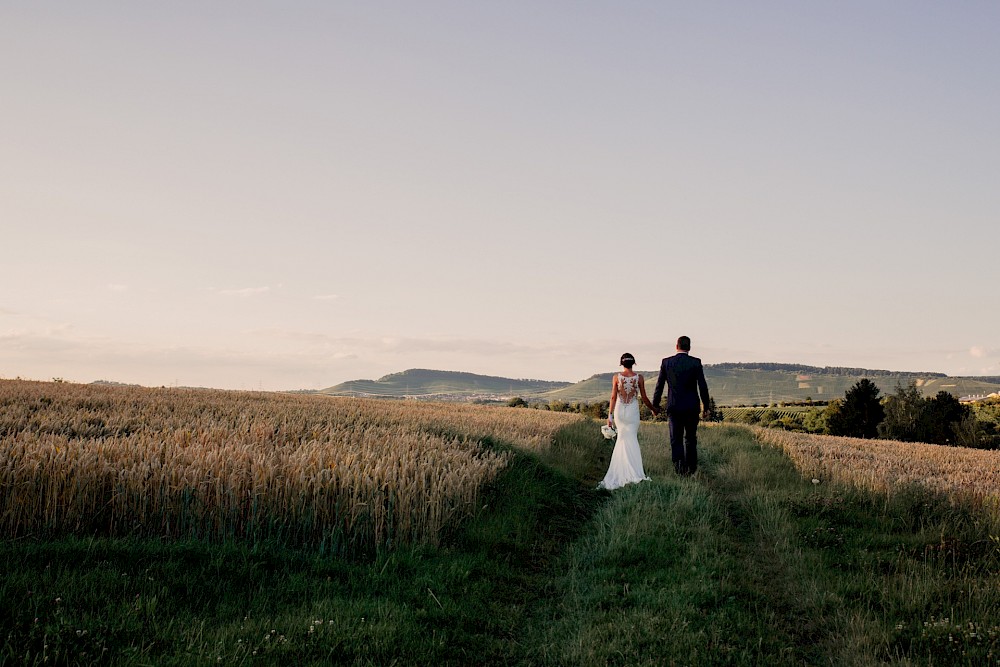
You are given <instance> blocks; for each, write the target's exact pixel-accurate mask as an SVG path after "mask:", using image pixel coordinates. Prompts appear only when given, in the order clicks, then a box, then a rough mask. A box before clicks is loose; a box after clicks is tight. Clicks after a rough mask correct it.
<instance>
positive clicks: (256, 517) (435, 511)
mask: <svg viewBox="0 0 1000 667" xmlns="http://www.w3.org/2000/svg"><path fill="white" fill-rule="evenodd" d="M579 419H580V417H579V416H578V415H567V414H556V413H549V412H540V411H533V410H532V411H527V410H516V411H515V410H511V409H508V408H502V407H487V406H475V405H463V404H441V403H423V402H412V401H379V400H365V399H352V398H333V397H325V396H307V395H289V394H276V393H252V392H230V391H215V390H190V389H147V388H138V387H117V386H99V385H75V384H67V383H44V382H27V381H20V380H6V381H0V530H2V531H3V532H4V534H6V535H8V536H23V535H32V534H48V533H60V532H74V533H79V534H93V533H98V534H113V535H128V534H142V535H152V536H163V537H192V538H196V539H207V540H222V539H230V538H239V539H251V540H258V539H279V540H283V541H288V542H292V543H297V544H308V545H315V546H318V547H320V548H321V549H323V550H324V551H330V552H343V551H347V550H357V549H369V548H373V547H378V546H391V545H394V544H399V543H417V542H425V543H435V542H437V541H438V539H439V538H440V536H441V532H442V530H443V529H444V528H445V527H446V526H448V525H449V524H450V523H451V522H454V521H456V520H460V519H461V518H463V517H465V516H468V515H470V514H471V513H472V512H473V511H474V509H475V507H476V501H477V497H478V496H479V494H480V492H481V490H482V488H483V485H484V484H487V483H489V482H490V481H491V480H492V479H494V478H495V476H496V475H497V474H498V473H499V472H500V471H501V470H502V469H503V468H504V466H505V465H506V464H507V462H508V460H509V458H510V457H509V455H508V454H505V453H503V452H501V451H498V450H495V449H492V448H490V447H488V446H484V440H486V439H490V440H492V441H495V442H502V443H508V444H511V445H515V446H517V447H522V448H529V449H537V448H541V447H545V446H547V445H548V444H549V443H550V442H551V441H552V437H553V435H554V434H555V432H556V431H558V430H559V429H560V428H562V427H563V426H566V425H567V424H569V423H571V422H573V421H576V420H579Z"/></svg>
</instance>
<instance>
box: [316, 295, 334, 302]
mask: <svg viewBox="0 0 1000 667" xmlns="http://www.w3.org/2000/svg"><path fill="white" fill-rule="evenodd" d="M339 298H340V295H339V294H317V295H316V296H314V297H313V299H315V300H316V301H336V300H337V299H339Z"/></svg>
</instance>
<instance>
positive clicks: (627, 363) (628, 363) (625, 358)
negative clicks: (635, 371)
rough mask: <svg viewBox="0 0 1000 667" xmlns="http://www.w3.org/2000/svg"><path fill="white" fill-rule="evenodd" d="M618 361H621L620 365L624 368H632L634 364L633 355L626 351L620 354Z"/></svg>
mask: <svg viewBox="0 0 1000 667" xmlns="http://www.w3.org/2000/svg"><path fill="white" fill-rule="evenodd" d="M619 363H621V365H622V366H624V367H625V368H627V369H629V370H632V367H633V366H635V357H633V356H632V355H631V353H629V352H626V353H625V354H623V355H622V360H621V361H620V362H619Z"/></svg>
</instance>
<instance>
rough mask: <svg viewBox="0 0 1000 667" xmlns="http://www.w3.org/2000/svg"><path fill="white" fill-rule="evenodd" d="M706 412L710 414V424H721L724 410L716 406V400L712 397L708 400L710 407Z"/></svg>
mask: <svg viewBox="0 0 1000 667" xmlns="http://www.w3.org/2000/svg"><path fill="white" fill-rule="evenodd" d="M705 412H707V413H708V421H710V422H721V421H722V410H720V409H719V406H717V405H716V404H715V399H714V398H712V397H709V398H708V406H707V407H706V408H705Z"/></svg>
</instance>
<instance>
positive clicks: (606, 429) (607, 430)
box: [601, 424, 618, 440]
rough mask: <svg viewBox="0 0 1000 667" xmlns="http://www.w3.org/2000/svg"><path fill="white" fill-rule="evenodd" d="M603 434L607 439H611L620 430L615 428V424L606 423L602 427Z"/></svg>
mask: <svg viewBox="0 0 1000 667" xmlns="http://www.w3.org/2000/svg"><path fill="white" fill-rule="evenodd" d="M601 435H603V436H604V437H605V439H607V440H611V439H612V438H614V437H616V436H617V435H618V431H616V430H615V427H614V426H608V425H607V424H605V425H604V426H602V427H601Z"/></svg>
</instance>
